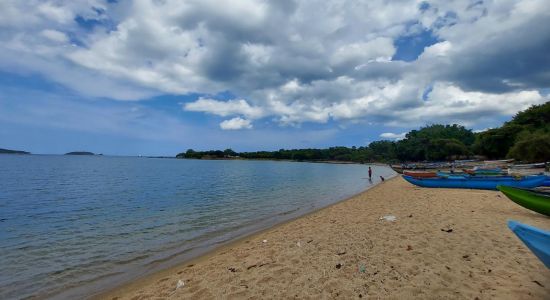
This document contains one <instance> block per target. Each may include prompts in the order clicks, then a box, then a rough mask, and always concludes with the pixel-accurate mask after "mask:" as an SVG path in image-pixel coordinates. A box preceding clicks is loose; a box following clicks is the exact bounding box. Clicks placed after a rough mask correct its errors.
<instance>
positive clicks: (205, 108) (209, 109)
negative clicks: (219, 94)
mask: <svg viewBox="0 0 550 300" xmlns="http://www.w3.org/2000/svg"><path fill="white" fill-rule="evenodd" d="M184 109H185V110H187V111H198V112H205V113H211V114H214V115H218V116H222V117H226V116H231V115H244V116H247V117H249V118H252V119H256V118H260V117H261V116H262V115H263V111H262V109H261V108H259V107H253V106H250V104H248V102H246V101H245V100H243V99H235V100H229V101H218V100H214V99H206V98H199V99H198V100H197V101H194V102H190V103H186V104H185V105H184Z"/></svg>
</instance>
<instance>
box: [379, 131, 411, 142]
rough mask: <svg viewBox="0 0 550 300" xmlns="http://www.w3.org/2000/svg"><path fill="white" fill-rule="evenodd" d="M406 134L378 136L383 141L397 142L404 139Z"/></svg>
mask: <svg viewBox="0 0 550 300" xmlns="http://www.w3.org/2000/svg"><path fill="white" fill-rule="evenodd" d="M406 134H407V133H406V132H403V133H392V132H384V133H382V134H381V135H380V137H381V138H383V139H388V140H395V141H398V140H402V139H404V138H405V135H406Z"/></svg>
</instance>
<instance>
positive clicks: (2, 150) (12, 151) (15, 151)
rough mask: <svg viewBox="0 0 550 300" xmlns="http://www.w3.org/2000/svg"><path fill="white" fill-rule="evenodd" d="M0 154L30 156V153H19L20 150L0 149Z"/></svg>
mask: <svg viewBox="0 0 550 300" xmlns="http://www.w3.org/2000/svg"><path fill="white" fill-rule="evenodd" d="M0 154H31V153H30V152H27V151H21V150H10V149H3V148H0Z"/></svg>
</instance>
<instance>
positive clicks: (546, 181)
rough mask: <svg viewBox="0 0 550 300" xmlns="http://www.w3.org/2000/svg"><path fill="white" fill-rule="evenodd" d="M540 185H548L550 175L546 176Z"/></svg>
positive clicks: (549, 184) (549, 183)
mask: <svg viewBox="0 0 550 300" xmlns="http://www.w3.org/2000/svg"><path fill="white" fill-rule="evenodd" d="M541 185H542V186H550V176H546V179H545V180H544V181H543V182H542V184H541Z"/></svg>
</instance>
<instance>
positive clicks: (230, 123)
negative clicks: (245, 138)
mask: <svg viewBox="0 0 550 300" xmlns="http://www.w3.org/2000/svg"><path fill="white" fill-rule="evenodd" d="M220 128H221V129H223V130H240V129H251V128H252V124H251V123H250V120H246V119H243V118H240V117H235V118H233V119H230V120H225V121H223V122H221V123H220Z"/></svg>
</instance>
